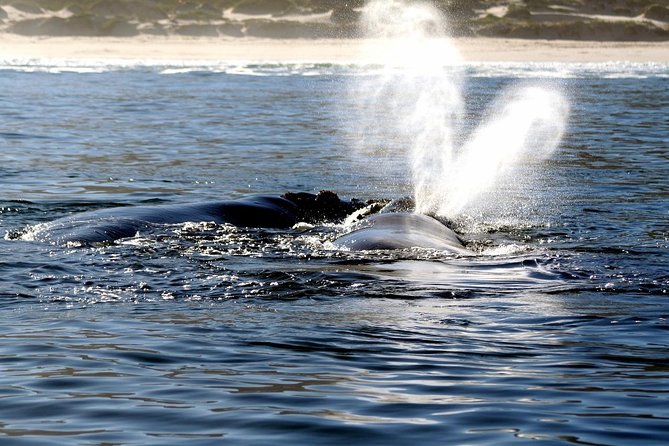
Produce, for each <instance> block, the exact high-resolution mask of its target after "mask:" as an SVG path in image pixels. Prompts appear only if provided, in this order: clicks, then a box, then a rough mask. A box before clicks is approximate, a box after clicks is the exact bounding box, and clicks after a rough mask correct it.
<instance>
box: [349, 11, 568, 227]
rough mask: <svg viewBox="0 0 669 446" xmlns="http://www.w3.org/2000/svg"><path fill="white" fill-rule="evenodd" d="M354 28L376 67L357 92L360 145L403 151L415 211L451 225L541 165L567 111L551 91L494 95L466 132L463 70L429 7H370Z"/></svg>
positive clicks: (440, 18) (442, 24)
mask: <svg viewBox="0 0 669 446" xmlns="http://www.w3.org/2000/svg"><path fill="white" fill-rule="evenodd" d="M361 26H362V27H363V30H364V32H365V35H366V36H367V44H366V45H365V49H364V51H363V54H362V58H363V61H364V62H365V63H367V64H370V65H373V66H377V67H379V71H378V75H376V76H368V77H364V78H363V79H362V80H359V81H358V82H361V83H362V84H363V85H362V87H360V86H358V88H357V89H356V93H355V94H356V99H355V100H356V102H357V104H358V108H359V109H360V110H364V113H365V115H366V116H365V119H360V120H359V121H360V122H361V123H363V124H362V126H363V128H361V129H360V132H359V133H360V134H364V135H366V136H367V137H363V138H361V146H362V148H363V149H364V150H366V151H374V152H376V153H378V152H379V151H381V152H382V153H385V154H389V153H391V152H392V151H393V150H392V148H391V147H390V146H391V145H394V146H401V147H403V148H404V151H405V153H406V163H407V168H408V170H409V171H410V175H411V179H412V187H413V195H414V198H415V202H416V211H417V212H420V213H425V214H435V215H439V216H443V217H447V218H455V217H457V216H458V215H460V214H462V213H464V212H467V211H468V210H470V209H471V207H472V206H474V204H475V203H476V201H477V199H479V198H480V197H481V196H483V195H484V194H485V193H486V192H489V191H491V190H493V189H494V188H495V187H497V186H498V185H499V183H500V181H501V180H502V179H504V178H505V177H508V176H509V175H511V174H513V172H514V171H515V169H516V168H517V167H518V166H519V165H520V164H521V163H522V162H524V161H525V160H526V159H527V158H528V157H531V158H534V159H535V160H542V159H545V158H547V157H549V156H550V155H551V154H552V153H553V151H554V150H555V149H556V148H557V146H558V144H559V142H560V139H561V137H562V134H563V132H564V129H565V122H566V116H567V114H568V105H567V102H566V100H565V99H564V97H563V96H562V95H561V94H560V93H559V92H558V91H557V90H556V89H554V88H552V89H547V88H544V87H540V86H536V85H535V86H525V87H522V88H519V87H516V88H513V89H510V90H509V91H507V92H505V93H503V94H502V95H500V97H499V98H498V99H497V100H495V101H492V106H491V107H490V108H489V110H488V112H487V113H486V115H485V118H484V119H483V122H482V123H481V124H480V125H479V126H478V128H476V129H475V130H473V131H472V132H470V133H467V134H465V130H464V128H465V126H464V125H463V119H464V115H465V113H464V111H465V100H464V98H463V93H462V92H463V83H464V80H463V78H464V76H463V74H462V72H463V68H464V62H463V60H462V58H461V56H460V55H459V53H458V51H457V48H456V47H455V44H454V42H453V41H452V39H450V38H449V37H448V35H449V33H448V23H447V20H446V18H445V17H443V15H442V14H441V13H440V12H439V11H438V10H437V9H435V8H434V7H432V6H430V5H429V4H427V3H416V2H407V1H403V0H373V1H370V2H368V4H367V5H366V6H365V8H364V12H363V16H362V21H361ZM470 127H471V126H470ZM379 134H382V135H385V136H386V139H385V140H384V139H383V138H379V137H376V136H374V135H377V136H378V135H379Z"/></svg>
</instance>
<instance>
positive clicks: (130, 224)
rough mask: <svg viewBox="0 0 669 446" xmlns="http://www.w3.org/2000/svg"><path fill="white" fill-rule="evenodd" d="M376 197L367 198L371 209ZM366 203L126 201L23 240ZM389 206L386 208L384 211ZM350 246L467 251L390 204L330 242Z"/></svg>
mask: <svg viewBox="0 0 669 446" xmlns="http://www.w3.org/2000/svg"><path fill="white" fill-rule="evenodd" d="M378 205H379V202H371V204H369V203H368V206H367V207H366V208H373V209H374V211H373V212H378V211H379V209H380V206H378ZM363 207H365V203H362V202H361V201H359V200H351V201H344V200H340V199H339V197H338V196H337V194H335V193H334V192H329V191H321V192H320V193H319V194H318V195H314V194H309V193H288V194H284V195H282V196H268V195H254V196H250V197H246V198H241V199H237V200H224V201H218V202H207V203H195V204H168V205H156V206H129V207H116V208H109V209H102V210H97V211H92V212H83V213H80V214H75V215H71V216H68V217H64V218H61V219H58V220H54V221H52V222H49V223H43V224H40V225H37V226H35V227H33V228H32V230H31V231H29V232H28V233H26V234H25V235H24V237H23V238H24V239H29V240H36V241H41V242H48V243H54V244H68V243H76V244H81V245H92V244H98V243H105V242H113V241H116V240H120V239H124V238H129V237H133V236H135V235H136V234H137V233H141V232H145V231H149V230H151V228H154V227H156V226H158V225H165V224H180V223H186V222H213V223H217V224H225V223H227V224H231V225H233V226H237V227H248V228H290V227H292V226H293V225H295V224H296V223H298V222H308V223H314V224H316V223H322V222H341V221H342V220H343V219H344V218H345V217H347V216H349V215H350V214H352V213H353V212H355V211H356V210H361V211H362V210H365V209H362V208H363ZM387 209H390V212H386V210H387ZM334 244H335V246H338V247H342V248H346V249H349V250H352V251H362V250H382V249H402V248H416V247H418V248H430V249H438V250H443V251H448V252H451V253H455V254H461V255H469V254H472V252H471V251H469V250H467V249H466V248H465V247H464V246H463V245H462V242H461V241H460V239H459V238H458V236H457V235H456V234H455V232H453V230H451V229H450V228H449V227H447V226H446V225H444V224H443V223H442V222H440V221H439V220H437V219H435V218H433V217H430V216H427V215H421V214H415V213H411V212H406V211H404V209H403V208H402V207H399V208H398V207H397V206H396V205H394V204H392V203H391V204H390V205H388V206H386V207H385V208H383V210H381V213H378V214H373V215H371V216H368V217H366V218H365V219H363V220H361V221H359V222H358V223H356V229H355V230H353V231H351V232H349V233H347V234H344V235H342V236H341V237H339V238H337V239H336V240H335V241H334Z"/></svg>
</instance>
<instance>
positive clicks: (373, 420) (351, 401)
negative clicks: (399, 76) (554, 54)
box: [0, 61, 669, 445]
mask: <svg viewBox="0 0 669 446" xmlns="http://www.w3.org/2000/svg"><path fill="white" fill-rule="evenodd" d="M0 65H2V67H1V68H2V70H1V71H0V144H1V145H2V150H0V160H1V163H0V179H1V181H2V195H1V197H2V203H0V208H1V212H2V213H1V214H0V225H1V226H2V230H3V232H7V236H6V238H5V239H3V240H0V244H1V245H2V252H3V256H2V259H1V260H0V272H1V277H2V284H1V285H0V308H1V309H2V312H1V313H0V317H1V318H2V319H1V322H0V337H1V340H2V342H1V343H0V359H1V361H0V401H1V402H2V404H1V405H0V435H4V437H3V438H2V442H3V444H4V443H5V442H7V443H8V444H10V442H11V443H12V444H89V445H90V444H128V445H130V444H133V445H134V444H174V445H181V444H184V443H185V442H188V443H189V444H221V443H226V442H227V443H229V444H277V443H280V444H314V443H322V444H341V443H343V442H349V443H361V444H363V443H364V444H384V445H385V444H407V443H408V442H415V443H416V444H444V443H445V442H446V443H448V444H479V445H481V444H512V443H513V444H515V443H518V444H521V443H526V442H527V441H529V440H531V439H536V440H543V443H544V444H595V445H614V444H615V445H620V444H629V445H639V444H662V443H664V442H665V441H666V432H667V425H668V424H669V398H668V397H667V395H669V367H668V366H667V364H668V363H669V355H668V354H667V352H668V351H669V350H668V347H669V342H668V341H667V335H668V328H669V323H668V322H667V318H668V317H669V303H668V301H667V298H668V296H667V290H668V289H669V272H668V269H667V264H669V251H668V249H669V242H668V237H669V224H668V223H667V222H668V221H669V200H668V197H669V182H668V180H667V179H668V178H669V152H668V151H667V146H668V138H669V136H668V132H667V126H666V117H667V116H668V115H669V106H668V104H669V89H668V88H667V87H668V86H669V67H668V66H666V65H651V64H649V65H644V64H624V63H620V64H602V65H593V64H584V65H577V64H525V65H514V64H490V65H470V66H466V67H461V68H458V69H459V70H460V72H459V74H458V75H459V76H462V79H463V81H464V82H463V84H464V87H463V90H462V97H463V101H464V107H463V122H464V124H463V125H465V126H470V128H472V129H473V128H475V127H476V125H478V123H479V122H480V120H481V118H482V117H483V116H484V115H485V113H486V110H488V107H489V106H490V105H491V104H492V103H493V101H494V99H495V97H496V96H497V93H498V92H499V91H500V90H502V89H504V88H505V87H507V86H510V85H515V84H517V83H518V82H519V81H523V80H527V79H531V80H532V81H542V82H543V81H550V82H551V83H553V84H555V85H559V86H560V88H561V89H562V90H563V91H565V92H566V93H567V95H568V96H569V102H570V104H571V116H570V119H569V123H568V128H567V131H566V136H565V139H564V140H563V142H562V144H561V145H560V147H559V149H558V150H557V152H555V153H554V154H553V155H552V156H551V157H550V158H549V160H548V161H546V162H545V163H538V164H537V163H535V164H530V165H527V166H520V169H521V172H523V169H525V168H527V171H531V172H532V173H533V174H532V175H531V181H529V176H523V175H521V174H519V175H518V177H519V179H518V180H519V181H526V187H513V185H512V184H509V185H508V186H505V187H507V189H506V190H494V191H490V192H489V195H488V196H487V198H486V197H482V199H481V200H482V202H487V203H489V205H490V207H491V208H490V209H486V208H485V207H482V208H480V209H478V210H477V212H472V213H469V214H467V215H463V216H461V217H460V218H459V219H458V220H457V221H456V227H457V229H458V230H459V231H460V232H461V234H462V236H463V238H464V239H465V241H466V243H467V246H468V247H469V248H470V249H472V250H474V251H476V252H477V255H476V256H474V257H473V258H458V257H449V256H446V255H444V254H442V253H439V252H430V251H420V250H413V251H402V252H394V253H389V252H379V253H350V252H345V251H338V250H337V249H335V248H334V247H333V245H332V244H331V241H332V240H333V239H334V237H336V235H337V234H338V233H340V232H342V231H343V230H345V229H344V228H342V227H336V226H328V227H316V228H312V229H307V228H296V229H290V230H247V229H235V228H231V227H226V226H216V225H212V224H207V223H193V224H187V225H180V226H168V227H165V228H158V229H156V231H155V232H152V233H147V234H140V235H139V236H138V237H136V238H133V239H130V240H126V241H123V242H121V243H118V244H113V245H110V246H102V247H97V248H75V247H71V248H68V247H60V246H52V245H48V244H40V243H36V242H27V241H22V240H16V239H15V238H16V237H17V236H18V235H19V234H21V233H22V231H23V230H24V228H26V227H27V226H28V225H33V224H36V223H39V222H44V221H49V220H53V219H55V218H57V217H60V216H64V215H69V214H71V213H74V212H80V211H85V210H91V209H97V208H103V207H109V206H116V205H137V204H147V203H164V202H174V203H178V202H194V201H200V200H208V199H221V198H230V197H239V196H243V195H245V194H249V193H256V192H262V193H275V194H279V193H282V192H284V191H288V190H293V191H297V190H304V191H317V190H319V189H323V188H328V189H333V190H336V191H337V192H338V193H339V194H340V195H342V196H345V197H359V198H363V199H368V198H394V197H401V196H405V195H411V193H412V190H413V189H412V184H411V183H412V175H411V166H410V165H409V164H408V163H407V160H406V158H405V157H403V156H400V155H399V154H400V153H402V150H401V149H402V147H400V144H401V141H398V140H396V139H394V135H393V134H392V132H390V133H388V134H385V133H384V132H383V131H380V132H377V133H376V134H374V135H373V137H374V138H377V139H378V141H380V142H382V143H383V144H384V147H393V145H394V144H395V145H397V146H398V147H397V151H396V152H395V153H397V154H398V155H397V156H396V157H395V158H393V155H392V154H391V155H390V156H389V157H386V158H383V159H381V158H380V157H376V156H374V154H370V153H364V152H361V151H359V150H357V147H358V142H359V141H360V139H361V138H363V137H366V136H367V135H362V134H360V133H356V129H360V128H361V127H360V126H356V125H354V124H355V123H352V122H351V121H352V120H354V119H359V116H360V114H359V113H357V111H358V110H357V107H358V106H359V102H357V101H356V100H355V98H354V97H352V95H351V94H349V91H350V90H349V88H350V86H351V85H361V83H359V82H358V80H359V79H360V78H364V79H370V78H371V79H373V78H374V77H375V76H376V77H379V78H381V77H382V76H384V75H385V71H384V69H383V68H382V67H379V66H362V67H361V66H337V65H332V66H331V65H266V64H237V65H226V64H216V63H208V64H205V63H202V64H200V65H193V64H191V65H188V64H183V63H178V62H174V63H170V64H164V65H156V64H151V63H146V64H137V65H130V66H124V65H123V64H120V63H112V64H109V63H103V62H94V61H91V62H87V63H83V62H76V63H74V62H68V61H4V62H3V63H2V64H0ZM454 69H455V68H454ZM391 153H392V152H391ZM496 194H503V195H504V196H505V197H511V198H513V199H510V200H509V201H508V203H511V205H508V206H506V205H499V201H498V200H495V198H494V197H495V196H496ZM498 196H499V195H498ZM491 209H492V210H491Z"/></svg>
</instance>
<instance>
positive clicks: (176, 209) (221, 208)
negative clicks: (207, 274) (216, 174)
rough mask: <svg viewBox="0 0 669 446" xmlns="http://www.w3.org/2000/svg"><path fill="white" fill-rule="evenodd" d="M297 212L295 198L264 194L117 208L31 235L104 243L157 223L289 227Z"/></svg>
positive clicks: (51, 224) (60, 240) (51, 239)
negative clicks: (219, 199)
mask: <svg viewBox="0 0 669 446" xmlns="http://www.w3.org/2000/svg"><path fill="white" fill-rule="evenodd" d="M295 214H296V206H295V204H294V203H292V202H291V201H289V200H286V199H284V198H281V197H275V196H264V195H256V196H251V197H246V198H243V199H239V200H225V201H219V202H210V203H195V204H168V205H157V206H128V207H114V208H108V209H101V210H97V211H91V212H83V213H80V214H75V215H72V216H68V217H64V218H60V219H58V220H54V221H52V222H48V223H43V224H40V225H37V226H35V227H34V228H33V230H32V231H30V233H29V235H28V237H27V238H28V239H30V240H35V241H41V242H50V243H56V244H64V243H71V242H75V243H83V244H91V243H102V242H111V241H114V240H118V239H122V238H127V237H132V236H134V235H135V234H137V232H139V231H143V230H147V229H150V228H151V227H152V226H154V225H160V224H179V223H186V222H213V223H218V224H223V223H228V224H231V225H234V226H238V227H253V228H289V227H291V226H292V225H294V224H295V223H296V222H297V219H296V215H295Z"/></svg>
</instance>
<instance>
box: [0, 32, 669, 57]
mask: <svg viewBox="0 0 669 446" xmlns="http://www.w3.org/2000/svg"><path fill="white" fill-rule="evenodd" d="M452 42H453V44H454V45H455V47H456V48H457V49H458V50H459V52H460V54H461V56H462V59H463V60H464V61H465V62H474V63H475V62H564V63H569V62H572V63H584V62H595V63H597V62H599V63H602V62H655V63H669V41H661V42H607V41H580V40H579V41H570V40H531V39H527V40H526V39H507V38H488V37H471V38H454V39H452ZM0 43H1V45H0V60H4V61H7V60H12V59H14V60H16V59H70V60H87V59H89V60H90V59H121V60H155V61H167V60H184V61H188V60H190V61H196V60H200V61H265V62H285V63H295V62H313V63H355V62H359V61H360V60H361V59H360V53H361V50H362V48H363V46H364V43H365V41H364V40H357V39H290V40H288V39H285V40H284V39H256V38H210V37H182V36H167V37H165V36H151V35H143V36H137V37H127V38H123V37H42V36H40V37H26V36H19V35H14V34H6V33H2V34H0Z"/></svg>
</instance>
